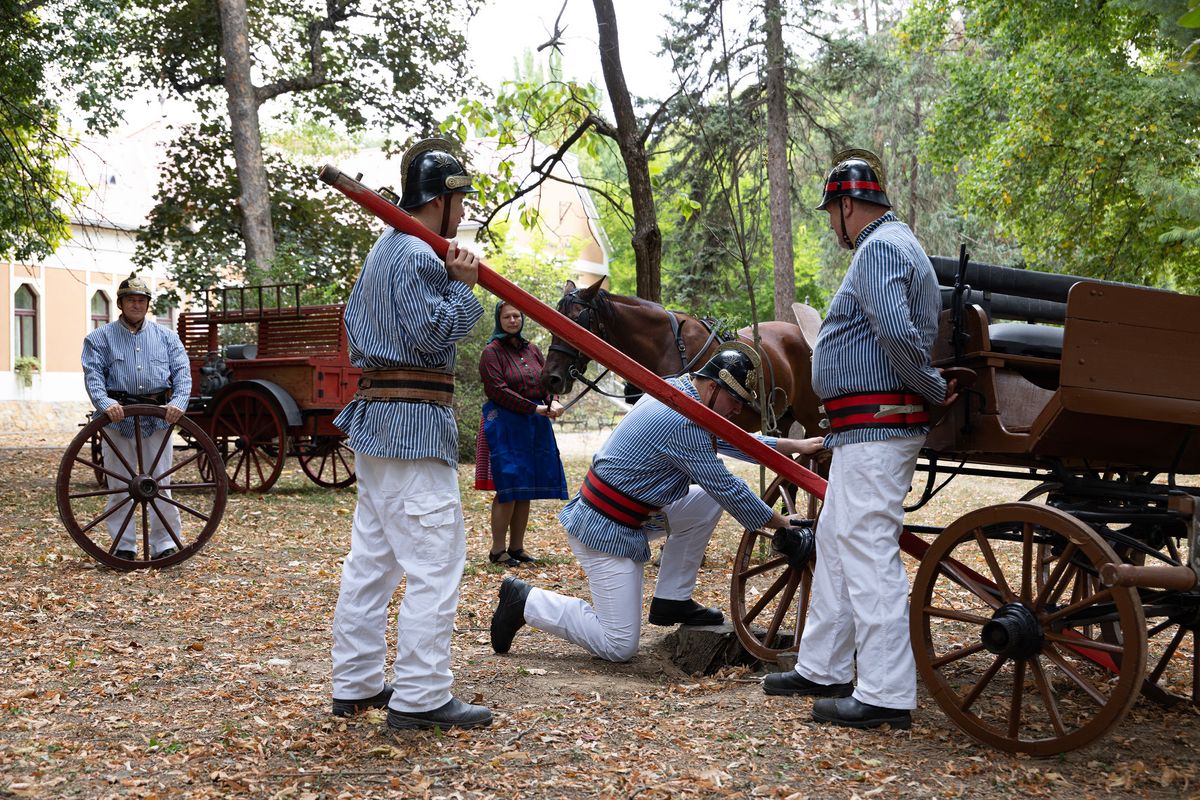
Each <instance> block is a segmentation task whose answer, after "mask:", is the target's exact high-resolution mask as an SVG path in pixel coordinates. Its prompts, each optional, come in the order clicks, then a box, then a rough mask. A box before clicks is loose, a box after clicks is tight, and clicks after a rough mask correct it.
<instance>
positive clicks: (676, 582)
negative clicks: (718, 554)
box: [491, 345, 821, 661]
mask: <svg viewBox="0 0 1200 800" xmlns="http://www.w3.org/2000/svg"><path fill="white" fill-rule="evenodd" d="M726 347H727V349H723V350H721V351H719V352H718V353H717V354H716V355H715V356H713V357H712V358H711V359H710V360H709V361H708V363H706V364H705V365H704V367H703V368H701V369H700V370H699V371H698V372H696V373H695V374H693V375H691V376H690V377H683V378H677V379H673V380H670V381H669V383H671V384H672V385H674V386H675V387H676V388H677V389H678V390H679V391H681V392H683V393H685V394H687V395H688V396H689V397H691V398H692V399H694V400H696V401H698V402H701V403H704V404H705V405H707V406H708V407H709V408H711V409H713V410H714V411H716V412H717V413H718V414H720V415H721V416H723V417H725V418H726V419H729V418H731V417H735V416H737V415H738V414H740V413H741V411H742V408H743V406H748V407H751V408H757V405H758V398H757V396H756V392H755V387H757V386H758V379H757V376H756V374H755V370H756V369H757V366H756V364H755V363H754V360H753V359H754V357H755V356H757V354H756V353H754V351H753V350H752V349H751V348H749V347H745V350H748V351H749V353H747V352H744V351H743V350H740V349H734V347H733V346H729V345H727V346H726ZM751 354H753V355H751ZM758 438H759V439H760V440H761V441H763V442H764V443H766V444H767V445H768V446H770V447H774V448H775V449H776V450H778V451H780V452H781V453H784V454H787V455H794V454H811V453H814V452H816V451H817V450H820V449H821V439H820V437H817V438H813V439H775V438H772V437H758ZM718 450H719V451H721V452H725V453H726V454H728V455H732V456H735V457H740V458H745V456H744V455H742V454H741V453H740V452H739V451H737V450H735V449H734V448H732V447H730V446H729V445H727V444H725V443H724V442H721V441H718V440H716V439H715V438H714V437H713V435H712V434H710V433H708V432H707V431H705V430H704V429H703V428H701V427H700V426H699V425H697V424H696V423H695V422H692V421H691V420H689V419H687V418H686V417H684V416H683V415H682V414H680V413H679V412H678V411H675V410H674V409H672V408H669V407H668V406H666V405H664V404H663V403H662V402H660V401H659V400H656V399H654V398H652V397H650V396H648V395H647V396H643V397H642V399H641V400H639V401H638V403H637V405H635V406H634V407H633V410H631V411H630V412H629V414H628V415H626V417H625V419H623V420H622V421H621V424H620V425H618V426H617V428H616V430H614V431H613V433H612V435H611V436H610V437H609V438H608V441H607V442H605V444H604V445H603V446H602V447H601V448H600V450H599V451H598V452H597V453H596V456H595V458H594V459H593V460H592V466H591V469H590V470H588V474H587V477H585V478H584V481H583V486H582V488H581V489H580V490H579V494H577V495H576V496H575V498H574V499H573V500H572V501H571V502H570V503H568V504H567V506H566V507H565V508H564V509H563V511H562V513H561V514H559V520H560V521H561V522H562V524H563V526H564V527H565V528H566V529H567V533H568V542H569V544H570V545H571V550H572V551H573V552H574V553H575V557H576V558H577V559H578V560H579V563H580V565H581V566H582V567H583V570H584V572H585V573H587V576H588V586H589V588H590V590H591V595H592V602H591V603H590V604H589V603H587V602H586V601H584V600H581V599H579V598H576V597H567V596H565V595H561V594H558V593H556V592H551V591H547V590H545V589H537V588H534V587H532V586H530V585H529V584H528V583H526V582H524V581H522V580H519V579H517V578H513V577H507V578H505V579H504V582H503V583H502V584H501V585H500V598H499V604H498V606H497V608H496V611H495V614H494V615H493V616H492V622H491V641H492V649H493V650H495V651H496V652H497V653H507V652H508V651H509V649H510V647H511V646H512V640H513V637H514V636H515V635H516V633H517V631H518V630H520V629H521V628H522V627H523V626H525V625H526V624H529V625H532V626H533V627H535V628H539V629H541V630H543V631H546V632H547V633H551V634H553V635H555V636H558V637H560V638H563V639H566V640H567V641H569V642H573V643H575V644H577V645H579V646H581V647H583V648H585V649H586V650H588V651H589V652H591V653H592V654H593V655H596V656H599V657H600V658H603V659H606V660H608V661H628V660H629V659H631V658H633V656H634V655H635V654H636V653H637V650H638V642H639V639H640V637H641V625H642V585H643V579H644V575H643V573H644V571H645V564H646V561H648V560H649V558H650V546H649V541H650V540H652V539H655V538H658V537H661V536H664V535H668V534H669V538H668V539H667V542H666V544H665V545H664V547H663V555H662V562H661V566H660V568H659V573H658V583H657V585H656V586H655V591H654V599H653V600H652V601H651V603H650V622H651V624H654V625H676V624H681V623H682V624H688V625H719V624H721V622H723V621H724V617H723V615H722V614H721V612H720V611H719V610H718V609H715V608H705V607H703V606H701V605H700V604H699V603H697V602H696V601H695V600H693V599H692V591H693V590H694V589H695V586H696V573H697V571H698V570H699V568H700V563H701V561H702V560H703V558H704V551H705V548H706V547H707V545H708V540H709V538H710V537H711V536H712V532H713V528H715V527H716V524H717V519H718V518H719V517H720V514H721V509H722V508H724V509H725V510H726V511H728V512H729V513H730V514H732V515H733V516H734V518H736V519H737V520H738V522H740V523H741V524H742V525H744V526H746V527H747V528H749V529H752V530H753V529H757V528H760V527H763V526H769V527H773V528H778V529H780V537H777V538H782V537H783V536H785V535H786V536H787V537H788V545H787V548H788V549H789V550H792V551H793V552H790V553H789V554H788V555H789V559H790V558H792V557H793V556H794V557H795V558H796V559H798V561H807V560H808V558H809V557H810V556H811V555H812V546H813V544H812V533H811V532H810V531H807V530H805V529H801V528H792V527H791V525H792V523H791V522H790V521H789V520H788V519H787V518H785V517H783V516H782V515H780V514H779V513H778V512H777V511H775V510H773V509H772V508H771V507H770V506H768V505H767V504H766V503H764V502H763V501H762V500H761V499H759V497H758V495H756V494H755V493H754V492H753V491H752V490H751V489H750V487H749V486H747V485H746V483H745V482H744V481H742V480H740V479H739V478H737V477H735V476H734V475H732V474H730V472H729V470H728V469H727V468H726V467H725V465H724V464H723V463H722V462H721V460H720V459H719V458H718V457H717V452H718ZM796 549H799V550H800V551H801V552H794V551H795V550H796Z"/></svg>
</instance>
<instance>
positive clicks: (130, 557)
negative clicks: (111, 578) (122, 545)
mask: <svg viewBox="0 0 1200 800" xmlns="http://www.w3.org/2000/svg"><path fill="white" fill-rule="evenodd" d="M113 555H115V556H116V557H117V558H123V559H125V560H126V561H137V551H135V550H118V551H117V552H116V553H114V554H113Z"/></svg>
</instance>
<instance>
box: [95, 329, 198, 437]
mask: <svg viewBox="0 0 1200 800" xmlns="http://www.w3.org/2000/svg"><path fill="white" fill-rule="evenodd" d="M82 360H83V383H84V386H86V387H87V393H88V397H89V398H91V401H92V405H93V406H95V407H96V410H97V411H98V412H103V411H105V410H107V409H108V408H109V407H110V406H115V405H117V401H116V400H114V399H112V398H111V397H109V396H108V393H109V392H128V393H129V394H151V393H155V392H161V391H162V390H163V389H170V390H171V401H170V403H168V405H172V406H175V407H176V408H178V409H180V410H182V411H186V410H187V404H188V395H190V394H191V393H192V373H191V368H190V366H189V364H188V356H187V351H186V350H184V349H183V342H181V341H179V336H178V335H177V334H176V333H175V331H173V330H171V329H170V328H164V327H163V326H161V325H156V324H155V323H153V322H148V321H145V322H143V323H142V326H141V328H139V329H138V331H137V333H134V332H133V331H131V330H129V328H126V327H125V323H123V322H121V320H119V319H117V320H114V321H113V322H110V323H108V324H107V325H101V326H100V327H99V328H96V329H95V330H94V331H92V332H91V333H89V334H88V335H87V337H85V338H84V340H83V359H82ZM165 427H167V423H166V421H165V420H162V419H159V418H158V417H142V433H143V434H149V433H152V432H153V431H156V430H162V429H163V428H165ZM117 430H119V431H120V432H121V435H122V436H133V422H132V421H130V420H125V421H124V422H122V423H120V424H119V425H118V426H117Z"/></svg>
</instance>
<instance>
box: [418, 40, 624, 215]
mask: <svg viewBox="0 0 1200 800" xmlns="http://www.w3.org/2000/svg"><path fill="white" fill-rule="evenodd" d="M517 67H518V74H517V75H516V77H515V78H514V79H513V80H510V81H505V82H504V83H503V84H501V86H500V91H499V92H498V93H497V95H496V97H495V98H494V99H491V100H484V99H480V98H472V97H468V98H464V99H462V100H460V101H459V104H458V107H457V108H456V109H455V111H454V112H453V113H452V114H450V115H449V116H448V117H447V118H446V119H445V120H444V121H443V122H442V125H441V130H442V132H443V133H446V134H450V135H452V136H455V137H457V138H458V139H459V140H460V141H462V140H466V139H467V138H471V137H478V138H484V139H489V140H491V141H493V142H495V145H496V147H497V149H498V151H499V152H500V153H501V154H502V158H500V159H498V160H497V163H496V165H495V169H494V170H493V171H492V172H487V171H480V172H478V177H477V179H476V181H475V183H474V184H473V185H474V187H475V188H476V189H478V190H479V194H478V195H476V196H475V197H474V198H472V200H473V202H474V203H476V204H477V207H479V208H483V209H491V212H490V213H489V214H487V215H486V219H485V228H490V222H491V219H492V217H493V216H494V215H495V214H496V212H497V211H498V210H499V209H500V208H502V207H504V206H506V205H507V204H510V203H512V202H513V201H514V200H516V199H517V198H518V197H520V196H522V195H523V194H525V193H526V192H528V191H529V188H530V184H531V179H529V178H528V175H529V173H530V172H533V173H535V174H536V175H539V176H548V175H549V174H550V173H551V172H556V175H557V176H558V177H559V178H566V177H567V176H566V174H565V172H564V171H563V170H562V169H561V168H559V169H557V170H556V169H555V168H556V167H558V160H557V159H555V158H553V154H554V151H557V150H558V149H559V148H561V147H562V146H563V145H564V143H567V142H568V141H569V140H574V141H573V142H572V144H571V146H570V148H569V149H570V150H571V152H572V153H574V154H575V155H576V156H577V157H579V158H580V159H581V160H583V159H588V158H590V159H593V160H594V159H596V158H599V157H600V154H601V152H603V151H604V150H605V149H606V148H607V147H608V142H607V141H606V140H605V139H604V137H602V136H601V135H600V134H598V133H596V132H595V130H594V129H593V128H592V127H591V123H590V120H591V119H592V118H594V116H595V115H596V114H597V112H598V109H599V107H600V104H601V102H602V101H603V96H602V94H601V92H600V90H599V89H598V88H597V87H596V86H595V85H594V84H591V83H588V84H582V83H578V82H576V81H572V80H566V79H563V78H562V77H561V74H560V72H559V70H558V69H557V67H556V66H555V62H553V61H552V62H551V64H550V66H549V70H548V72H549V79H547V70H546V69H545V68H543V67H542V66H541V65H540V64H539V63H536V62H535V61H534V58H533V55H532V54H531V53H529V52H526V54H525V58H524V60H523V63H522V64H518V65H517ZM581 130H583V132H582V134H580V133H579V132H580V131H581ZM526 164H527V165H528V167H527V168H525V166H524V165H526ZM517 165H521V166H520V167H518V166H517ZM518 217H519V222H520V224H521V225H522V226H523V227H525V228H526V229H530V230H532V229H535V228H537V227H538V226H539V222H540V219H539V211H538V209H537V207H536V206H530V205H525V206H523V207H520V210H519V212H518ZM484 235H485V236H488V237H490V238H494V232H493V231H491V230H485V231H484Z"/></svg>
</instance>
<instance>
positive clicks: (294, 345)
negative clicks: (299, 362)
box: [258, 304, 346, 358]
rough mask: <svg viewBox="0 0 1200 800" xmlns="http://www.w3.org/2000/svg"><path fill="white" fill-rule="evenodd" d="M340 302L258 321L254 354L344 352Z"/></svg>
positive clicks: (275, 356) (342, 306)
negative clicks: (296, 315)
mask: <svg viewBox="0 0 1200 800" xmlns="http://www.w3.org/2000/svg"><path fill="white" fill-rule="evenodd" d="M344 310H345V306H344V305H341V304H337V305H327V306H304V307H302V308H301V309H300V315H299V316H298V317H292V318H286V317H285V318H282V319H263V320H262V321H261V322H259V323H258V357H259V358H279V357H283V356H336V355H339V354H341V353H344V352H346V333H345V327H344V326H343V325H342V312H343V311H344Z"/></svg>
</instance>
